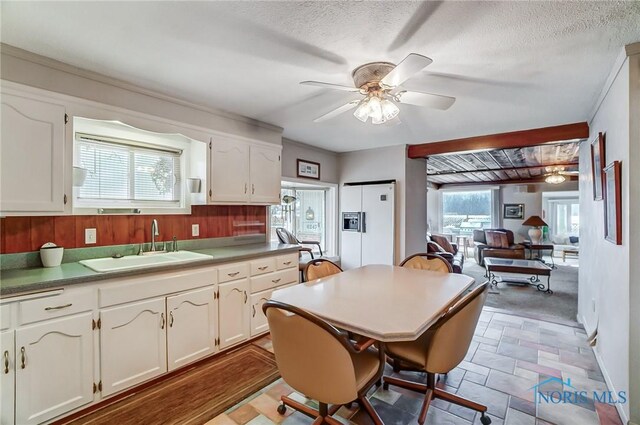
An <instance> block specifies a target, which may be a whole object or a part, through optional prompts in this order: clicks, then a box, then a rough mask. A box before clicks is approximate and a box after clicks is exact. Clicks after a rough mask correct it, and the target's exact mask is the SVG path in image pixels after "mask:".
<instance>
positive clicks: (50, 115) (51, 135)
mask: <svg viewBox="0 0 640 425" xmlns="http://www.w3.org/2000/svg"><path fill="white" fill-rule="evenodd" d="M1 114H2V117H1V118H2V130H1V134H2V136H1V137H0V150H1V151H2V155H1V156H0V203H1V205H0V209H1V210H2V212H13V211H15V212H63V211H64V130H65V129H64V127H65V123H64V120H65V116H64V114H65V109H64V107H63V106H61V105H56V104H52V103H47V102H42V101H38V100H33V99H28V98H25V97H20V96H14V95H11V94H5V93H3V94H2V112H1Z"/></svg>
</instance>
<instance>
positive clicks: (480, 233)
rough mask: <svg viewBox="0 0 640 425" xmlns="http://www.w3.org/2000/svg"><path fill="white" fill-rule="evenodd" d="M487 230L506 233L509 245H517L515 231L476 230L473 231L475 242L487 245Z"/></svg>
mask: <svg viewBox="0 0 640 425" xmlns="http://www.w3.org/2000/svg"><path fill="white" fill-rule="evenodd" d="M486 230H493V231H496V232H504V233H506V234H507V241H508V242H509V245H513V244H514V243H515V235H514V234H513V231H511V230H509V229H476V230H474V231H473V241H474V242H480V243H484V244H486V243H487V238H486V235H485V233H484V232H485V231H486Z"/></svg>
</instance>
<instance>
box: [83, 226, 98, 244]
mask: <svg viewBox="0 0 640 425" xmlns="http://www.w3.org/2000/svg"><path fill="white" fill-rule="evenodd" d="M96 240H97V236H96V229H84V243H85V244H86V245H90V244H93V243H96Z"/></svg>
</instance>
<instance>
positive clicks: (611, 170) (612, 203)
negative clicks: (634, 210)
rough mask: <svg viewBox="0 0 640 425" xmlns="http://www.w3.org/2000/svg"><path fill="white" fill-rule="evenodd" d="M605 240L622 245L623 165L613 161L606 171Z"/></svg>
mask: <svg viewBox="0 0 640 425" xmlns="http://www.w3.org/2000/svg"><path fill="white" fill-rule="evenodd" d="M604 198H605V203H604V238H605V239H606V240H608V241H609V242H611V243H614V244H616V245H622V165H621V163H620V161H613V162H612V163H611V164H609V165H608V166H607V167H606V168H605V169H604Z"/></svg>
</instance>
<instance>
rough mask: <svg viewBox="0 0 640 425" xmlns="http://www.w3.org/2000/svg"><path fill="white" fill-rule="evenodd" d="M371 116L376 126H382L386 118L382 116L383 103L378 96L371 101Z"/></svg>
mask: <svg viewBox="0 0 640 425" xmlns="http://www.w3.org/2000/svg"><path fill="white" fill-rule="evenodd" d="M368 103H369V116H370V117H371V121H372V122H373V123H374V124H382V123H383V122H384V118H383V116H382V102H381V101H380V98H379V97H377V96H373V97H371V98H370V99H369V102H368Z"/></svg>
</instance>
